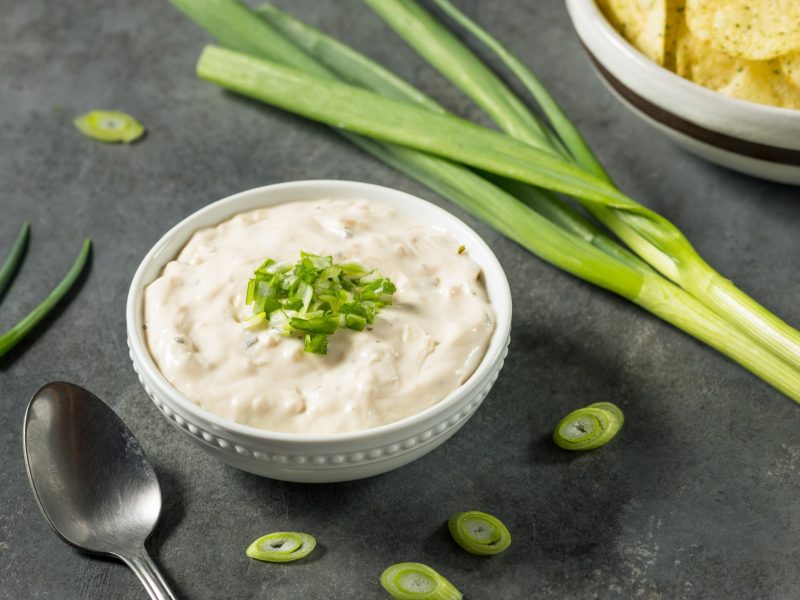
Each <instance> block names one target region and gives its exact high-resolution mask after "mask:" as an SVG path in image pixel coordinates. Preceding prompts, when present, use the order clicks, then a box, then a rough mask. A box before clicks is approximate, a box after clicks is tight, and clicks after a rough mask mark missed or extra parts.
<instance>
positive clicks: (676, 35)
mask: <svg viewBox="0 0 800 600" xmlns="http://www.w3.org/2000/svg"><path fill="white" fill-rule="evenodd" d="M567 8H568V10H569V13H570V17H571V18H572V21H573V24H574V26H575V29H576V31H577V32H578V36H579V37H580V39H581V42H582V43H583V45H584V47H585V48H586V50H587V52H588V54H589V57H590V58H591V60H592V62H593V63H594V66H595V67H596V70H597V72H598V74H599V76H600V77H601V79H602V80H603V82H604V83H605V84H606V85H607V86H608V87H609V89H610V90H611V91H612V92H613V93H614V94H615V95H616V96H617V97H618V98H619V99H620V100H621V101H622V102H623V103H624V104H625V105H626V106H628V108H630V109H631V110H632V111H633V112H634V113H635V114H637V115H638V116H639V117H641V118H643V119H644V120H645V121H647V122H648V123H650V124H652V125H653V126H655V127H656V128H657V129H659V130H660V131H662V132H664V133H666V134H667V135H669V136H670V137H671V138H672V139H673V140H675V141H676V142H677V143H678V144H680V145H681V146H683V147H684V148H686V149H687V150H689V151H690V152H693V153H695V154H697V155H699V156H702V157H704V158H706V159H708V160H711V161H713V162H715V163H718V164H721V165H724V166H726V167H729V168H732V169H735V170H737V171H741V172H743V173H747V174H750V175H755V176H758V177H762V178H765V179H771V180H774V181H780V182H783V183H790V184H795V185H800V0H567Z"/></svg>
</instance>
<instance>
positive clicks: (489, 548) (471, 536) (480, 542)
mask: <svg viewBox="0 0 800 600" xmlns="http://www.w3.org/2000/svg"><path fill="white" fill-rule="evenodd" d="M447 526H448V527H449V528H450V533H451V535H452V536H453V539H454V540H455V541H456V543H457V544H458V545H459V546H461V547H462V548H463V549H464V550H466V551H467V552H469V553H470V554H480V555H482V556H490V555H492V554H498V553H500V552H502V551H503V550H505V549H506V548H508V547H509V546H510V545H511V534H510V533H508V529H506V526H505V525H503V523H502V521H500V519H498V518H496V517H493V516H492V515H487V514H486V513H484V512H480V511H477V510H471V511H469V512H460V513H456V514H454V515H453V516H452V517H450V521H448V523H447Z"/></svg>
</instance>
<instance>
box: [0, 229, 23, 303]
mask: <svg viewBox="0 0 800 600" xmlns="http://www.w3.org/2000/svg"><path fill="white" fill-rule="evenodd" d="M30 232H31V224H30V223H25V224H23V225H22V229H20V230H19V234H17V239H16V240H15V241H14V245H13V246H11V253H10V254H9V255H8V258H6V260H5V261H4V262H3V266H2V267H0V299H2V297H3V294H4V293H5V291H6V288H7V287H8V284H9V283H11V278H12V277H13V276H14V273H16V272H17V267H19V263H20V262H21V261H22V256H23V255H24V254H25V246H26V244H27V243H28V238H29V237H30Z"/></svg>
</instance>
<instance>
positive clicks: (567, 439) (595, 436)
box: [553, 402, 624, 450]
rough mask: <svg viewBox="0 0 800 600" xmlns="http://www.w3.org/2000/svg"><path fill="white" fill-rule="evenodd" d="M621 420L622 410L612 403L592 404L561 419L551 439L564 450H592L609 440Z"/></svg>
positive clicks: (615, 433) (619, 425)
mask: <svg viewBox="0 0 800 600" xmlns="http://www.w3.org/2000/svg"><path fill="white" fill-rule="evenodd" d="M623 422H624V417H623V416H622V411H621V410H620V409H619V408H617V407H616V406H614V405H613V404H610V403H606V402H602V403H598V404H593V405H591V406H587V407H585V408H579V409H578V410H574V411H572V412H571V413H569V414H568V415H567V416H566V417H564V418H563V419H561V421H560V422H559V424H558V425H556V428H555V431H553V441H554V442H555V443H556V445H558V446H560V447H561V448H564V449H565V450H593V449H594V448H599V447H600V446H603V445H605V444H607V443H608V442H610V441H611V440H612V439H613V438H614V436H615V435H617V432H618V431H619V430H620V428H621V427H622V423H623Z"/></svg>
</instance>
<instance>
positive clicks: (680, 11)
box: [663, 0, 686, 71]
mask: <svg viewBox="0 0 800 600" xmlns="http://www.w3.org/2000/svg"><path fill="white" fill-rule="evenodd" d="M666 10H667V17H666V25H665V27H664V63H663V64H664V66H665V67H666V68H667V69H669V70H670V71H674V70H675V60H676V53H677V50H678V40H679V39H680V36H681V35H682V32H683V29H684V27H685V19H684V15H685V13H686V0H667V2H666Z"/></svg>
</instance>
